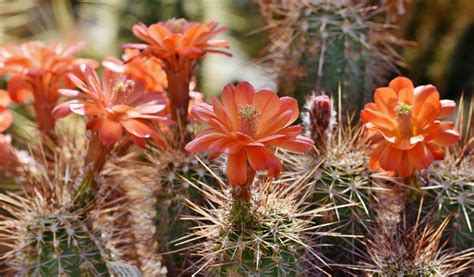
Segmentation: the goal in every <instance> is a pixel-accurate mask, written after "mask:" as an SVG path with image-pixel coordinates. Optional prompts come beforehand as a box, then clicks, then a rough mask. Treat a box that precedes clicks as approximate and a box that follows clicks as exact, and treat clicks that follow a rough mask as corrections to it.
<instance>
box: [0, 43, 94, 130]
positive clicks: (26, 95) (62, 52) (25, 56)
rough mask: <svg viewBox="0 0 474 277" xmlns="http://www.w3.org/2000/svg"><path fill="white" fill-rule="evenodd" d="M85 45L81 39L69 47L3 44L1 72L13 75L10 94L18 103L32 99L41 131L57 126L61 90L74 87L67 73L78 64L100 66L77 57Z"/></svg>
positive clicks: (38, 44) (9, 89) (9, 83)
mask: <svg viewBox="0 0 474 277" xmlns="http://www.w3.org/2000/svg"><path fill="white" fill-rule="evenodd" d="M83 46H84V43H82V42H76V43H72V44H70V45H68V46H63V45H61V44H59V43H54V44H51V45H44V44H43V43H41V42H27V43H23V44H20V45H4V46H0V74H11V78H10V79H9V80H8V92H9V94H10V97H11V99H12V100H13V101H15V102H17V103H28V102H31V101H33V108H34V111H35V115H36V118H37V124H38V127H39V129H40V130H46V131H49V130H51V129H53V128H54V119H53V118H52V116H51V110H52V109H53V107H54V106H55V105H56V104H57V99H58V98H59V92H58V89H59V88H61V87H68V86H71V82H70V81H69V80H68V77H67V74H68V73H70V72H72V71H73V70H74V68H75V67H76V66H77V65H79V64H89V65H91V66H97V62H95V61H93V60H88V59H77V58H76V57H74V54H75V53H76V52H77V51H79V50H80V49H81V48H82V47H83Z"/></svg>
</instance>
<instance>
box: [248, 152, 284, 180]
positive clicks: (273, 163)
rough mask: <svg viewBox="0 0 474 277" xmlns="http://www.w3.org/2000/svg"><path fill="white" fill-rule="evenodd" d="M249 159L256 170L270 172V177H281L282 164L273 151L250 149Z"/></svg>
mask: <svg viewBox="0 0 474 277" xmlns="http://www.w3.org/2000/svg"><path fill="white" fill-rule="evenodd" d="M247 157H248V161H249V164H250V166H251V167H252V168H253V169H254V170H255V171H258V170H268V176H269V177H276V176H278V175H280V172H281V164H280V161H279V160H278V158H277V157H276V156H275V154H273V153H272V151H270V150H268V149H266V148H264V147H248V148H247Z"/></svg>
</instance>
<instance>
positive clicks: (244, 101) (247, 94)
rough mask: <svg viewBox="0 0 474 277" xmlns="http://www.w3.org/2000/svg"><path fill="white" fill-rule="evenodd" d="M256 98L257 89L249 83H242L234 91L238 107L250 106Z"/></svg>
mask: <svg viewBox="0 0 474 277" xmlns="http://www.w3.org/2000/svg"><path fill="white" fill-rule="evenodd" d="M254 97H255V89H254V88H253V86H252V85H251V84H250V83H248V82H240V83H238V84H237V86H236V87H235V90H234V99H235V103H236V105H237V107H238V106H243V105H250V104H252V102H253V98H254Z"/></svg>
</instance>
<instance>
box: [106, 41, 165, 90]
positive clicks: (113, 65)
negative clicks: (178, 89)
mask: <svg viewBox="0 0 474 277" xmlns="http://www.w3.org/2000/svg"><path fill="white" fill-rule="evenodd" d="M124 52H125V53H124V54H123V55H122V59H123V61H126V62H123V61H121V60H119V59H116V58H113V57H108V58H105V60H104V61H103V62H102V65H103V66H104V67H106V68H108V69H110V70H112V71H114V72H117V73H123V74H125V75H126V76H127V77H128V78H130V79H133V80H136V81H140V82H142V83H143V84H145V90H146V92H164V91H165V90H166V88H167V87H168V82H167V80H166V73H165V71H164V69H163V67H162V65H161V61H160V60H159V59H157V58H155V57H149V58H147V57H143V56H140V51H139V50H138V49H130V48H129V49H125V51H124Z"/></svg>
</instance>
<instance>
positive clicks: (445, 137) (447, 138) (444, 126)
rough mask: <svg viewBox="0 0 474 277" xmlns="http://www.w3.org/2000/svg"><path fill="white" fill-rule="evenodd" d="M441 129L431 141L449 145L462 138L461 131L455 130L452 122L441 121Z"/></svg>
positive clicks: (445, 145) (440, 144)
mask: <svg viewBox="0 0 474 277" xmlns="http://www.w3.org/2000/svg"><path fill="white" fill-rule="evenodd" d="M440 126H441V131H440V133H439V135H438V136H436V137H435V138H433V139H432V140H431V141H430V142H431V143H434V144H437V145H439V146H444V147H449V146H452V145H453V144H455V143H456V142H458V141H459V140H460V136H459V133H458V132H457V131H456V130H454V128H453V127H452V123H451V122H440Z"/></svg>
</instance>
